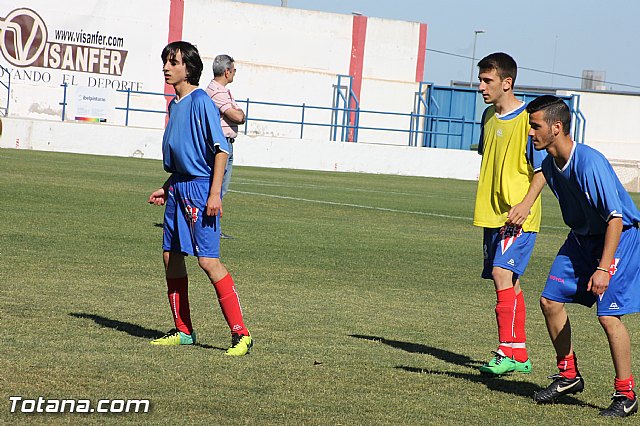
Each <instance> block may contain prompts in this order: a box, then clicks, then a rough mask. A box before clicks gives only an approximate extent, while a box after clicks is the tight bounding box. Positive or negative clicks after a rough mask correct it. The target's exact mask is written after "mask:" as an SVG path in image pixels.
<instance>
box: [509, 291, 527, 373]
mask: <svg viewBox="0 0 640 426" xmlns="http://www.w3.org/2000/svg"><path fill="white" fill-rule="evenodd" d="M526 320H527V308H526V306H525V304H524V294H523V292H522V291H521V292H520V293H518V295H517V296H516V314H515V317H514V321H513V359H515V360H516V361H518V362H525V361H526V360H528V359H529V354H528V353H527V346H526V342H527V336H526V334H525V331H524V326H525V322H526Z"/></svg>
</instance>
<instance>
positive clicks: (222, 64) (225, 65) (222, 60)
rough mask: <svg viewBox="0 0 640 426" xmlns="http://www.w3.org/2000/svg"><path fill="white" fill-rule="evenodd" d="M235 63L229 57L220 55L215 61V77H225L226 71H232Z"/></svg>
mask: <svg viewBox="0 0 640 426" xmlns="http://www.w3.org/2000/svg"><path fill="white" fill-rule="evenodd" d="M234 62H235V61H234V60H233V58H232V57H231V56H229V55H218V56H216V58H215V59H214V60H213V76H214V77H220V76H221V75H224V72H225V71H226V70H231V69H232V68H233V63H234Z"/></svg>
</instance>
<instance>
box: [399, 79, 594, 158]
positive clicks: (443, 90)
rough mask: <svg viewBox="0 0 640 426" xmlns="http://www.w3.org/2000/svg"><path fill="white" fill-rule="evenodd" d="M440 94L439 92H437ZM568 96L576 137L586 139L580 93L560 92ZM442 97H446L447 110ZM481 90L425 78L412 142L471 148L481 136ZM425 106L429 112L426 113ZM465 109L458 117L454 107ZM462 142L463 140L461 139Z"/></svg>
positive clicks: (416, 105)
mask: <svg viewBox="0 0 640 426" xmlns="http://www.w3.org/2000/svg"><path fill="white" fill-rule="evenodd" d="M436 94H437V96H436ZM538 96H540V94H539V93H530V92H516V97H517V98H519V99H521V100H522V101H524V102H529V101H531V100H533V99H534V98H536V97H538ZM558 97H560V98H561V99H564V100H565V102H566V103H567V104H568V105H569V108H570V109H571V112H572V121H573V128H572V130H571V134H572V136H573V138H574V139H575V140H576V141H577V142H579V143H584V137H585V128H586V119H585V117H584V115H583V114H582V112H581V111H580V105H579V101H580V95H570V96H558ZM438 98H440V100H442V101H444V105H445V109H447V108H448V111H443V109H442V107H441V104H440V103H439V102H438V100H437V99H438ZM479 105H482V106H484V105H483V101H482V99H481V98H480V94H479V92H477V90H476V89H473V88H462V87H460V88H458V87H455V88H454V87H444V86H434V85H432V84H430V83H427V82H422V83H421V84H420V86H419V91H418V92H416V94H415V100H414V110H415V111H416V115H415V117H414V119H413V120H414V122H413V123H412V125H411V128H412V129H417V128H418V127H419V126H420V127H421V128H422V130H423V131H421V132H420V133H418V134H415V135H414V137H413V139H411V140H410V141H409V145H411V146H424V147H437V148H457V149H469V148H472V147H473V146H475V144H477V143H478V138H479V136H480V120H481V114H480V112H481V111H482V110H484V108H478V106H479ZM423 110H424V111H425V113H423ZM461 110H462V111H464V113H463V115H462V116H458V117H456V114H455V112H454V111H461ZM458 142H459V143H458Z"/></svg>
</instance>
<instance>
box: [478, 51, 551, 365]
mask: <svg viewBox="0 0 640 426" xmlns="http://www.w3.org/2000/svg"><path fill="white" fill-rule="evenodd" d="M478 68H479V75H478V78H479V80H480V85H479V91H480V92H481V93H482V97H483V99H484V102H485V103H487V104H491V106H489V107H488V108H487V109H486V110H485V111H484V113H483V115H482V124H481V129H482V131H481V134H480V143H479V146H478V152H479V153H480V154H481V155H482V164H481V166H480V176H479V180H478V191H477V194H476V204H475V211H474V217H473V224H474V225H475V226H479V227H482V228H484V241H483V251H484V269H483V271H482V278H485V279H491V280H493V283H494V286H495V291H496V299H497V301H496V308H495V312H496V321H497V323H498V339H499V344H498V349H497V350H496V351H495V352H494V354H495V356H494V357H493V358H492V359H491V360H490V361H489V362H488V363H487V364H485V365H483V366H481V367H480V371H481V372H482V373H485V374H491V375H502V374H506V373H511V372H514V371H517V372H521V373H530V372H531V361H530V360H529V355H528V353H527V348H526V334H525V320H526V308H525V303H524V295H523V293H522V289H521V288H520V276H521V275H522V274H523V273H524V271H525V269H526V267H527V263H528V262H529V259H530V257H531V253H532V251H533V246H534V243H535V240H536V236H537V233H538V231H539V230H540V216H541V212H540V200H539V198H538V194H539V193H540V190H541V189H542V187H543V186H544V184H545V180H544V176H543V175H542V173H539V172H540V170H541V164H542V160H543V159H544V157H545V153H544V152H541V151H536V150H535V149H534V148H533V144H532V143H531V140H530V138H529V137H528V133H529V129H530V126H529V114H528V113H527V111H526V104H525V103H524V102H522V101H520V100H518V99H517V98H516V97H515V95H514V93H513V84H514V82H515V80H516V74H517V65H516V62H515V61H514V60H513V58H512V57H511V56H509V55H507V54H506V53H493V54H491V55H489V56H487V57H485V58H483V59H482V60H481V61H480V62H478Z"/></svg>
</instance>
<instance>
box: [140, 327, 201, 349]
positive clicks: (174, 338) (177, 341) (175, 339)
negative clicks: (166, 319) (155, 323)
mask: <svg viewBox="0 0 640 426" xmlns="http://www.w3.org/2000/svg"><path fill="white" fill-rule="evenodd" d="M150 343H151V344H152V345H160V346H180V345H194V344H195V343H196V332H195V330H194V331H192V332H191V334H187V333H183V332H182V331H178V330H176V329H173V330H170V331H169V332H168V333H167V334H165V335H164V336H162V337H159V338H157V339H155V340H152V341H151V342H150Z"/></svg>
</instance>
